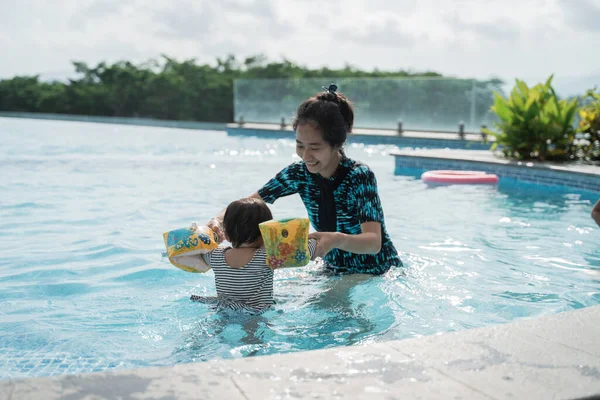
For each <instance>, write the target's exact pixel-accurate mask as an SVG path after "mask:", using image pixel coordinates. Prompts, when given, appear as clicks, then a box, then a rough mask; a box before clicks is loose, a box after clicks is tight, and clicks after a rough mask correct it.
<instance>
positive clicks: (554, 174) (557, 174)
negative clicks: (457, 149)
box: [393, 154, 600, 193]
mask: <svg viewBox="0 0 600 400" xmlns="http://www.w3.org/2000/svg"><path fill="white" fill-rule="evenodd" d="M393 156H394V157H395V171H394V173H395V174H396V175H402V172H403V170H410V171H409V173H410V175H414V174H415V173H418V172H425V171H427V170H440V169H451V170H463V171H464V170H477V171H485V172H487V173H491V174H496V175H498V177H499V178H514V179H517V180H519V181H525V182H530V183H535V184H541V185H557V186H570V187H574V188H578V189H584V190H588V191H591V192H597V193H600V175H596V174H589V173H585V172H578V171H565V170H559V169H552V168H551V167H549V166H544V165H531V166H528V165H527V164H528V163H526V162H521V163H520V164H519V162H516V161H511V162H510V163H508V164H501V163H496V162H486V161H473V160H460V159H448V158H435V157H422V156H412V155H400V154H393ZM599 171H600V168H599Z"/></svg>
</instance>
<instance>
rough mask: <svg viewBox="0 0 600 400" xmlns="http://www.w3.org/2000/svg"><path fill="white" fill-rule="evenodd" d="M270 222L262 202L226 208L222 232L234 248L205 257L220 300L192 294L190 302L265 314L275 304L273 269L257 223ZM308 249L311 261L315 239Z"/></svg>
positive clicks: (249, 201)
mask: <svg viewBox="0 0 600 400" xmlns="http://www.w3.org/2000/svg"><path fill="white" fill-rule="evenodd" d="M271 219H273V216H272V215H271V210H269V207H268V206H267V204H266V203H265V202H263V201H262V200H259V199H253V198H245V199H240V200H236V201H234V202H232V203H231V204H229V206H227V209H226V210H225V215H224V217H223V230H224V234H225V239H226V240H227V241H229V242H230V243H231V244H232V246H227V247H225V246H219V247H218V248H216V249H215V250H213V251H211V252H210V253H207V254H203V255H202V258H203V259H204V261H205V262H206V263H207V264H208V265H209V266H210V267H211V268H212V269H213V271H214V273H215V286H216V289H217V297H216V298H206V297H202V296H196V295H192V297H191V300H194V301H201V302H211V303H213V302H216V303H217V306H218V307H219V308H221V307H225V308H232V309H236V310H237V309H244V310H247V311H252V312H257V311H258V312H260V311H263V310H265V309H266V308H268V307H270V306H271V305H273V304H275V300H274V299H273V270H272V269H271V268H269V266H268V265H267V261H266V259H267V255H266V250H265V247H264V244H263V240H262V236H261V234H260V230H259V228H258V224H260V223H261V222H265V221H269V220H271ZM308 247H309V251H310V258H311V260H312V259H314V254H315V250H316V247H317V242H316V240H314V239H311V240H309V242H308Z"/></svg>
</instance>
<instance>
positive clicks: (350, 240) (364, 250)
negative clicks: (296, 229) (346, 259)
mask: <svg viewBox="0 0 600 400" xmlns="http://www.w3.org/2000/svg"><path fill="white" fill-rule="evenodd" d="M360 227H361V228H362V233H359V234H357V235H350V234H347V233H341V232H314V233H311V234H310V235H309V238H312V239H317V252H316V256H317V257H323V256H325V254H327V253H329V252H330V251H331V250H333V249H340V250H344V251H347V252H350V253H355V254H377V253H379V251H381V224H380V223H379V222H365V223H362V224H360Z"/></svg>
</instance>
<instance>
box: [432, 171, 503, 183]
mask: <svg viewBox="0 0 600 400" xmlns="http://www.w3.org/2000/svg"><path fill="white" fill-rule="evenodd" d="M421 180H422V181H423V182H425V183H434V184H438V185H440V184H442V185H443V184H446V185H456V184H458V185H465V184H471V185H473V184H475V185H477V184H488V185H489V184H492V185H493V184H496V183H498V176H497V175H494V174H488V173H487V172H483V171H452V170H439V171H427V172H424V173H423V175H421Z"/></svg>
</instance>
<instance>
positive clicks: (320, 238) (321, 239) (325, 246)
mask: <svg viewBox="0 0 600 400" xmlns="http://www.w3.org/2000/svg"><path fill="white" fill-rule="evenodd" d="M340 235H343V234H342V233H339V232H313V233H311V234H309V235H308V238H309V239H316V240H317V250H316V251H315V257H324V256H325V254H327V253H329V252H330V251H331V250H333V249H336V248H338V243H339V240H340Z"/></svg>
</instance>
